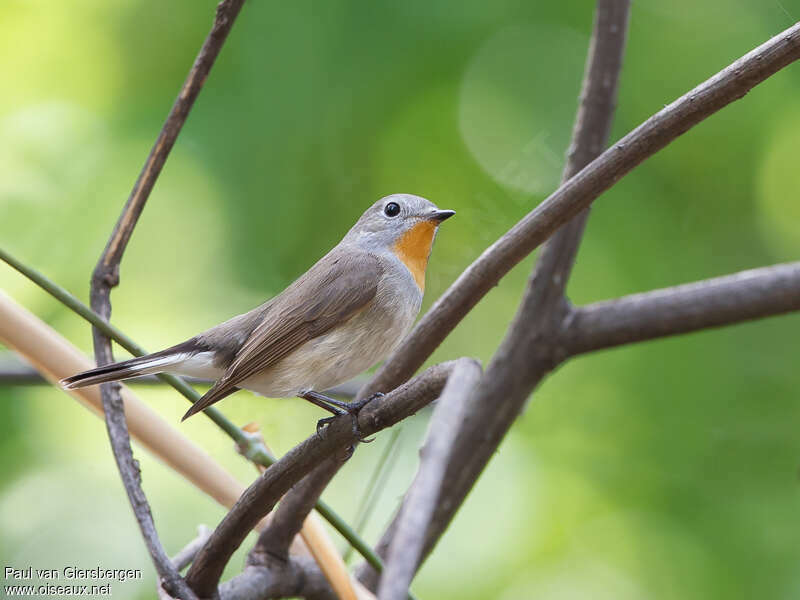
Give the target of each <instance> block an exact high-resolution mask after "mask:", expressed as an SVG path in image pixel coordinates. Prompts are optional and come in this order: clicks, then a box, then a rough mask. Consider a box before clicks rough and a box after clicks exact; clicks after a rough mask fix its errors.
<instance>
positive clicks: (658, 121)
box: [361, 23, 800, 397]
mask: <svg viewBox="0 0 800 600" xmlns="http://www.w3.org/2000/svg"><path fill="white" fill-rule="evenodd" d="M798 58H800V23H797V24H795V25H794V26H792V27H790V28H789V29H787V30H785V31H784V32H782V33H780V34H778V35H777V36H775V37H773V38H772V39H771V40H769V41H767V42H766V43H764V44H762V45H761V46H759V47H758V48H756V49H755V50H753V51H751V52H749V53H748V54H746V55H745V56H743V57H742V58H740V59H739V60H737V61H736V62H734V63H733V64H731V65H730V66H728V67H726V68H725V69H723V70H722V71H720V72H719V73H717V74H716V75H714V76H713V77H711V78H710V79H708V80H707V81H705V82H703V83H702V84H700V85H699V86H697V87H696V88H694V89H693V90H691V91H690V92H689V93H687V94H685V95H684V96H682V97H681V98H679V99H677V100H676V101H674V102H673V103H672V104H670V105H669V106H667V107H665V108H664V109H663V110H661V111H659V112H658V113H656V114H655V115H653V116H652V117H650V118H649V119H648V120H647V121H645V122H644V123H643V124H641V125H640V126H639V127H637V128H636V129H634V130H633V131H631V132H630V133H629V134H628V135H626V136H625V137H624V138H622V139H621V140H620V141H619V142H617V143H616V144H614V145H613V146H612V147H611V148H609V149H608V150H606V151H605V152H603V154H602V155H600V156H599V157H598V158H597V159H595V160H594V161H592V162H591V163H590V164H589V165H588V166H587V167H585V168H584V169H583V170H581V171H580V172H579V173H578V174H577V175H575V176H574V177H571V178H570V179H569V180H568V181H567V182H565V183H564V184H562V185H561V186H560V187H559V188H558V189H557V190H556V191H555V192H554V193H553V194H551V195H550V197H549V198H547V199H546V200H545V201H544V202H542V203H541V204H540V205H539V206H537V207H536V208H535V209H534V210H533V211H531V212H530V213H528V215H526V216H525V217H524V218H523V219H522V220H521V221H519V222H518V223H517V224H516V225H514V227H512V228H511V229H510V230H509V231H508V232H507V233H506V234H505V235H504V236H503V237H501V238H500V239H499V240H497V241H496V242H495V243H494V244H492V245H491V246H490V247H489V248H487V249H486V250H485V251H484V252H483V254H481V256H479V257H478V258H477V259H476V260H475V261H474V262H473V263H472V264H471V265H470V266H469V267H468V268H467V269H466V270H465V271H464V272H463V273H462V274H461V275H460V276H459V278H458V279H457V280H456V281H455V282H454V283H453V285H451V286H450V288H449V289H448V290H447V291H446V292H445V293H444V294H443V295H442V296H441V297H440V298H439V299H438V300H437V301H436V303H435V304H434V305H433V307H432V308H431V309H430V310H429V311H428V313H427V314H426V315H425V316H424V317H423V318H422V319H421V320H420V321H419V323H417V326H416V327H415V328H414V330H413V331H412V332H411V334H410V335H409V336H408V337H407V338H406V339H405V340H404V342H403V343H402V344H401V345H400V346H399V347H398V349H397V350H395V352H394V353H393V354H392V356H391V357H390V358H389V360H388V361H387V362H386V363H385V364H384V365H383V367H382V368H381V369H380V370H379V371H378V373H377V374H376V375H375V377H374V378H373V380H372V381H371V382H370V384H369V385H368V386H367V387H366V388H365V389H364V390H362V392H361V396H362V397H366V396H367V395H368V394H370V393H372V392H374V391H379V390H386V389H392V388H393V387H395V386H396V385H397V384H398V383H399V382H401V381H405V380H406V379H407V378H408V377H410V376H411V375H412V374H413V373H414V371H415V370H416V369H418V368H419V366H420V365H422V363H423V362H424V361H425V360H426V359H427V358H428V357H429V356H430V355H431V353H432V352H433V351H434V350H435V349H436V347H437V346H438V345H439V344H440V343H441V342H442V340H443V339H444V338H445V337H447V335H448V334H449V333H450V331H452V330H453V328H454V327H455V326H456V325H457V324H458V323H459V322H460V321H461V319H463V318H464V316H465V315H466V314H467V313H468V312H469V311H470V310H471V309H472V307H473V306H475V304H477V303H478V301H479V300H480V299H481V298H482V297H483V296H484V295H485V294H486V293H487V292H488V291H489V290H491V289H492V287H494V286H495V285H496V284H497V283H498V281H500V279H501V278H502V277H503V276H504V275H505V274H506V273H508V271H509V270H510V269H511V268H512V267H513V266H514V265H516V264H517V263H519V262H520V260H522V259H523V258H524V257H525V256H527V255H528V254H530V253H531V252H532V251H533V250H534V249H535V248H536V247H537V246H538V245H539V244H541V243H542V242H543V241H544V240H545V239H547V237H548V236H549V235H551V234H552V233H553V232H554V231H555V230H556V229H557V228H558V227H560V226H561V225H563V224H564V223H566V222H567V221H568V220H569V219H571V218H572V217H574V216H575V215H577V214H578V213H579V212H580V211H582V210H584V209H585V208H587V207H588V206H589V205H590V204H591V203H592V202H593V201H594V200H595V199H596V198H597V197H598V196H599V195H600V194H602V193H603V192H604V191H606V190H607V189H609V188H610V187H611V186H612V185H614V184H615V183H616V182H617V181H618V180H619V179H620V178H622V177H623V176H624V175H626V174H627V173H629V172H630V171H631V170H632V169H633V168H634V167H636V166H637V165H639V164H640V163H641V162H642V161H644V160H645V159H647V158H649V157H650V156H652V155H653V154H655V153H656V152H658V151H659V150H661V149H662V148H663V147H664V146H666V145H667V144H669V143H670V142H671V141H672V140H674V139H675V138H676V137H678V136H679V135H681V134H683V133H685V132H686V131H688V130H689V129H691V128H692V127H693V126H694V125H696V124H697V123H699V122H701V121H703V120H704V119H706V118H708V117H709V116H711V115H712V114H714V113H715V112H717V111H719V110H720V109H722V108H724V107H725V106H727V105H728V104H730V103H731V102H733V101H734V100H737V99H739V98H741V97H742V96H744V95H745V94H746V93H747V92H748V91H750V90H751V89H752V88H753V87H755V86H756V85H758V84H759V83H761V82H762V81H764V80H765V79H767V78H768V77H770V76H771V75H773V74H775V73H776V72H777V71H779V70H780V69H782V68H783V67H785V66H786V65H788V64H790V63H792V62H793V61H795V60H797V59H798Z"/></svg>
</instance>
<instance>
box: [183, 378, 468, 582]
mask: <svg viewBox="0 0 800 600" xmlns="http://www.w3.org/2000/svg"><path fill="white" fill-rule="evenodd" d="M452 368H453V363H442V364H439V365H435V366H433V367H431V368H430V369H428V370H427V371H425V372H424V373H422V374H421V375H419V376H418V377H416V378H414V379H412V380H411V381H409V382H408V383H407V384H405V385H402V386H400V387H399V388H397V389H396V390H394V391H392V392H391V393H389V394H387V395H386V396H385V397H383V398H381V399H378V400H374V401H373V402H371V403H369V404H368V405H367V406H365V407H364V408H363V409H362V410H361V412H360V413H359V415H358V426H359V429H360V431H361V433H362V435H372V434H374V433H377V432H378V431H380V430H381V429H385V428H387V427H391V426H392V425H394V424H395V423H397V422H399V421H401V420H402V419H405V418H407V417H409V416H411V415H413V414H414V413H416V412H417V411H418V410H420V409H421V408H423V407H424V406H426V405H427V404H428V403H430V402H431V401H433V400H434V399H435V398H437V397H438V395H439V393H440V392H441V390H442V388H443V387H444V384H445V381H446V380H447V377H448V376H449V374H450V371H451V370H452ZM356 442H357V439H356V436H355V434H354V432H353V427H352V423H351V421H350V418H349V417H348V416H346V415H345V416H342V417H341V418H339V419H337V420H336V421H334V422H333V423H331V424H330V425H329V426H328V427H327V428H326V429H325V431H324V434H323V435H313V436H311V437H310V438H308V439H307V440H305V441H304V442H302V443H301V444H299V445H298V446H295V447H294V448H293V449H292V450H290V451H289V452H287V453H286V454H285V455H284V456H283V457H282V458H281V459H280V460H279V461H277V462H276V463H275V464H273V465H272V466H271V467H269V468H268V469H267V470H266V471H265V472H264V474H263V475H262V476H261V477H260V478H258V479H257V480H256V481H255V482H254V483H253V484H252V485H251V486H250V487H249V488H247V490H245V492H244V494H242V497H241V498H239V500H238V501H237V503H236V504H235V505H234V507H233V508H232V509H231V511H230V512H229V513H228V514H227V515H226V516H225V518H224V519H223V520H222V522H221V523H220V524H219V526H218V527H217V529H216V530H215V531H214V533H213V534H212V535H211V538H210V539H209V540H208V543H207V544H206V545H205V547H204V548H203V549H202V550H201V551H200V553H199V554H198V555H197V557H196V558H195V560H194V563H192V567H191V568H190V569H189V573H188V575H187V577H186V579H187V581H188V582H189V585H190V586H191V587H192V589H194V590H195V592H196V593H197V594H198V595H199V596H201V597H210V596H212V595H213V594H214V593H215V591H216V587H217V582H218V581H219V578H220V576H221V575H222V570H223V569H224V568H225V565H226V564H227V563H228V560H230V557H231V555H232V554H233V552H234V551H235V550H236V548H238V547H239V545H240V544H241V543H242V541H243V540H244V538H245V537H246V536H247V534H248V533H249V532H250V531H251V530H252V529H253V527H254V526H255V524H256V523H258V521H260V520H261V519H262V518H263V517H264V516H265V515H266V514H267V513H269V512H270V511H271V510H272V508H273V507H274V506H275V503H276V502H277V501H278V500H279V499H280V498H281V497H282V496H283V495H284V494H285V493H286V492H287V491H288V490H289V489H290V488H291V487H292V486H293V485H294V484H295V483H297V482H298V481H300V480H301V479H302V478H303V477H305V476H306V475H308V474H309V473H310V472H311V470H312V469H313V468H314V467H315V466H317V465H319V464H320V463H321V462H322V461H324V460H327V459H329V458H331V457H336V456H341V453H342V452H343V451H344V450H346V448H347V447H348V446H351V445H353V444H354V443H356Z"/></svg>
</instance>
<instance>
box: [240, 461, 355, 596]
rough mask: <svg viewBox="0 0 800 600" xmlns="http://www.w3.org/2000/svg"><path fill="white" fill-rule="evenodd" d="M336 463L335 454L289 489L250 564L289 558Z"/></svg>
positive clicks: (334, 470) (335, 470)
mask: <svg viewBox="0 0 800 600" xmlns="http://www.w3.org/2000/svg"><path fill="white" fill-rule="evenodd" d="M339 462H340V461H338V460H337V459H336V458H335V457H331V458H329V459H327V460H324V461H322V462H321V463H320V464H319V465H317V466H316V467H315V468H314V470H313V471H311V473H309V474H308V475H307V476H306V477H304V478H303V479H301V480H300V481H298V482H297V483H296V484H295V485H294V486H293V487H292V489H291V490H289V492H288V493H287V494H286V495H285V496H284V497H283V499H282V500H281V502H280V504H279V505H278V508H277V510H275V513H274V514H273V515H272V519H271V520H270V522H269V525H268V526H267V527H266V528H265V529H264V531H262V532H261V535H259V536H258V542H256V545H255V547H254V548H253V549H252V550H251V551H250V558H249V559H248V561H249V563H250V564H265V563H266V562H267V560H268V558H272V559H275V560H279V561H283V562H286V561H287V560H288V558H289V546H290V545H291V543H292V540H293V539H294V537H295V536H296V535H297V534H298V533H299V532H300V529H301V528H302V527H303V522H304V521H305V520H306V517H307V516H308V515H309V513H310V512H311V510H312V509H313V508H314V506H315V505H316V503H317V500H319V497H320V495H321V494H322V490H324V489H325V487H326V486H327V485H328V483H329V482H330V480H331V478H332V477H333V476H334V475H335V474H336V472H337V471H338V470H339V469H338V467H339V464H338V463H339ZM342 600H344V599H342Z"/></svg>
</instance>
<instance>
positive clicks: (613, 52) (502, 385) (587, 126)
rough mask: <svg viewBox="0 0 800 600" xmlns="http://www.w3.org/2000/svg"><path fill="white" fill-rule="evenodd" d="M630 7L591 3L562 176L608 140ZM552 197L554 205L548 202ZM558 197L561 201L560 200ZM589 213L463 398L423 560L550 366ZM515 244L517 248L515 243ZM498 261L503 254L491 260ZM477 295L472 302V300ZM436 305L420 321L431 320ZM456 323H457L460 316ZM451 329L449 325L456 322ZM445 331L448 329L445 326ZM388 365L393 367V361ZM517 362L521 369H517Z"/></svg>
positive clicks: (561, 243)
mask: <svg viewBox="0 0 800 600" xmlns="http://www.w3.org/2000/svg"><path fill="white" fill-rule="evenodd" d="M629 9H630V3H629V2H627V1H616V0H599V1H598V3H597V11H596V15H595V21H594V28H593V33H592V41H591V43H590V45H589V50H588V56H587V60H586V69H585V74H584V79H583V84H582V89H581V103H580V107H579V109H578V114H577V116H576V120H575V126H574V128H573V133H572V136H573V139H572V143H571V146H570V151H569V155H568V159H567V165H566V167H565V169H564V173H563V177H564V178H565V179H566V178H568V177H570V176H571V175H573V174H574V173H575V172H577V171H579V170H580V169H581V168H582V167H583V166H584V165H585V164H586V163H588V162H589V161H591V160H592V159H593V158H594V157H595V156H597V155H598V154H599V153H600V152H601V150H602V149H603V147H604V146H605V144H606V142H607V138H608V135H609V131H610V128H611V121H612V117H613V113H614V105H615V102H616V94H617V81H618V79H619V72H620V69H621V66H622V55H623V52H624V48H625V38H626V32H627V25H628V13H629ZM634 133H635V132H634ZM568 186H569V182H567V183H566V184H563V185H562V187H561V188H560V190H563V189H565V188H567V187H568ZM598 193H599V192H598ZM558 194H559V191H557V192H556V193H555V194H554V195H553V196H551V197H550V199H549V200H548V201H546V202H545V204H546V203H547V202H551V201H553V202H563V200H558V198H559V196H558ZM554 198H555V199H556V200H553V199H554ZM561 198H562V199H563V198H564V196H561ZM587 206H588V202H587ZM540 208H541V206H540V207H539V208H537V209H536V210H534V211H533V212H532V213H531V215H535V214H536V213H537V211H538V210H539V209H540ZM587 215H588V213H587V211H584V212H582V213H581V214H579V215H578V216H577V217H575V219H574V220H573V221H572V222H570V223H569V224H567V225H566V226H565V227H564V228H563V229H562V230H560V231H559V232H558V233H557V234H556V235H555V236H554V237H553V238H552V239H551V240H550V241H549V242H548V243H547V245H546V246H545V249H544V251H543V252H542V255H541V257H540V259H539V261H538V262H537V265H536V268H535V270H534V273H533V276H532V277H531V281H530V282H529V285H528V289H527V291H526V293H525V296H524V297H523V302H522V304H521V306H520V309H519V311H518V312H517V315H516V317H515V319H514V322H513V323H512V324H511V326H510V327H509V330H508V333H507V334H506V339H505V340H504V342H503V344H502V345H501V346H500V348H499V349H498V351H497V353H496V354H495V356H494V357H493V359H492V362H491V363H490V365H489V368H488V369H487V371H486V374H485V376H484V377H483V379H482V380H481V382H480V385H479V386H478V387H477V389H476V392H475V394H473V396H472V397H471V398H470V400H469V403H470V406H474V407H475V408H474V411H473V412H474V416H473V418H471V419H470V420H469V421H468V422H466V423H465V424H464V427H463V430H462V431H461V432H460V433H459V436H458V438H457V440H456V442H455V444H454V446H453V448H452V456H453V458H452V460H451V461H450V463H449V465H448V468H447V470H446V473H445V482H444V484H443V486H442V489H443V491H442V496H441V498H440V501H439V502H438V504H437V506H436V510H435V511H434V514H433V516H432V518H431V522H430V524H429V526H428V527H427V529H426V531H425V540H424V548H423V552H424V554H423V556H426V555H427V553H428V552H430V550H431V549H432V548H433V545H434V544H435V543H436V541H437V540H438V538H439V536H441V534H442V533H443V532H444V530H445V529H446V528H447V526H448V524H449V523H450V520H451V519H452V517H453V515H454V514H455V512H456V511H457V510H458V507H459V506H460V505H461V503H462V502H463V501H464V499H465V498H466V495H467V493H468V492H469V490H470V488H471V487H472V485H473V484H474V482H475V480H476V479H477V477H478V475H479V474H480V473H481V471H482V470H483V468H484V467H485V465H486V463H487V462H488V461H489V459H490V458H491V456H492V454H493V453H494V451H495V449H496V448H497V446H498V445H499V444H500V441H501V440H502V438H503V436H504V435H505V432H506V431H507V430H508V428H509V427H510V426H511V423H513V421H514V419H515V418H516V417H517V415H518V413H519V410H520V409H521V407H522V405H523V403H524V401H525V399H526V398H527V396H528V394H529V393H530V391H531V389H532V388H533V385H534V384H535V383H536V382H538V381H539V379H540V378H541V377H543V376H544V374H545V373H547V372H548V371H549V370H550V369H552V368H553V367H554V366H555V362H554V360H553V358H552V357H553V355H554V353H553V351H552V344H551V342H552V340H554V339H555V333H557V329H556V330H555V332H554V330H553V325H554V324H556V325H557V324H558V323H560V321H561V319H560V315H562V314H564V313H565V312H566V310H567V302H566V300H565V298H564V289H565V287H566V282H567V279H568V278H569V274H570V270H571V268H572V264H573V262H574V258H575V253H576V252H577V248H578V244H579V242H580V238H581V235H582V232H583V227H584V224H585V222H586V217H587ZM529 218H530V215H529V217H526V219H524V220H523V221H522V222H521V223H525V222H526V220H527V219H529ZM519 230H520V225H519V224H518V225H517V226H516V227H515V228H514V229H512V231H511V232H509V233H508V234H506V236H505V238H501V240H500V241H498V242H497V243H496V244H495V245H494V246H492V247H491V248H490V249H489V250H487V251H486V252H484V254H483V256H482V257H481V258H479V259H478V261H476V262H475V263H473V265H472V266H471V267H470V268H469V269H468V270H467V271H465V273H464V275H466V274H467V273H468V272H470V271H471V270H474V269H476V268H483V267H476V265H480V264H482V261H484V262H487V261H488V263H491V262H492V261H495V260H496V258H493V257H494V256H495V254H494V253H498V252H500V250H496V249H498V248H500V247H501V245H502V243H503V239H506V238H507V239H511V238H514V239H516V238H521V236H522V234H520V233H514V232H515V231H519ZM519 243H523V242H522V241H519ZM497 256H498V257H499V256H501V255H500V254H497ZM509 268H510V267H509ZM464 275H462V276H461V277H460V278H459V279H458V281H456V283H455V284H453V286H451V288H450V290H448V292H446V293H445V296H443V297H442V299H440V301H439V302H437V305H436V306H439V305H440V303H442V302H443V301H444V302H445V303H446V302H448V300H446V299H447V298H448V297H451V296H454V295H458V294H462V296H461V297H463V298H467V299H468V298H469V294H467V295H464V292H463V291H459V290H458V288H459V286H467V287H464V289H465V290H466V289H468V286H470V285H472V284H471V283H469V280H468V279H465V277H464ZM500 276H502V274H501V275H500ZM498 278H499V276H498ZM476 289H477V288H476ZM480 295H482V293H481V294H480ZM478 297H479V296H474V298H475V302H477V298H478ZM473 304H474V303H473ZM436 306H435V307H434V309H433V310H432V311H431V312H430V313H428V315H426V317H425V318H428V316H430V315H431V314H435V310H436ZM441 306H446V304H441ZM470 307H471V305H470ZM442 310H444V311H446V310H450V309H446V308H445V309H442ZM467 310H469V308H467ZM452 314H457V313H452ZM446 318H450V317H446ZM457 318H458V319H460V317H457ZM424 320H425V319H423V321H424ZM421 324H422V322H421V323H420V325H421ZM452 324H453V326H454V325H455V321H453V323H452ZM445 329H446V330H447V331H449V329H448V328H447V327H445ZM411 335H412V336H414V335H415V332H412V334H411ZM420 335H421V336H422V338H421V339H423V341H424V338H425V336H426V334H425V331H424V330H422V333H421V334H420ZM436 343H438V342H436ZM431 349H432V348H431ZM395 356H398V355H397V354H396V355H395ZM389 360H390V362H392V360H393V359H392V358H390V359H389ZM397 360H399V362H400V364H401V368H403V365H411V363H409V362H408V359H407V358H406V355H404V354H401V355H399V358H398V359H397ZM520 361H523V362H524V363H525V364H522V365H521V364H520ZM414 368H415V367H414ZM380 377H381V373H378V375H377V378H378V379H380ZM499 398H502V399H503V401H502V402H499V401H498V399H499ZM405 510H406V509H405V502H404V506H403V507H402V508H401V510H400V512H399V513H398V515H396V516H395V518H394V519H393V521H392V523H391V524H390V526H389V527H388V528H387V530H386V531H385V532H384V535H383V536H382V538H381V540H380V542H379V543H378V546H377V548H376V550H377V551H378V553H380V554H383V553H385V552H387V551H388V549H389V548H390V547H393V545H394V541H393V539H394V536H395V535H396V534H397V532H398V530H399V526H398V524H399V521H398V520H399V516H400V515H402V514H403V513H404V511H405ZM419 562H421V561H419ZM358 578H359V579H360V580H361V581H362V582H363V583H364V584H365V585H366V586H367V587H368V588H370V589H375V586H376V583H377V582H376V578H377V575H376V573H375V571H374V570H372V569H370V568H369V567H368V566H366V565H362V566H361V567H360V568H359V572H358Z"/></svg>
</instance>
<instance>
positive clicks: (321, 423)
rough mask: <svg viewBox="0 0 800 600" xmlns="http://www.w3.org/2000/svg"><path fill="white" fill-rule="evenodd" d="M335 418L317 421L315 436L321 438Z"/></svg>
mask: <svg viewBox="0 0 800 600" xmlns="http://www.w3.org/2000/svg"><path fill="white" fill-rule="evenodd" d="M335 418H336V417H325V418H324V419H320V420H319V421H317V435H318V436H320V437H323V432H324V431H325V428H326V427H327V426H328V425H330V424H331V423H332V422H333V420H334V419H335Z"/></svg>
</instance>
